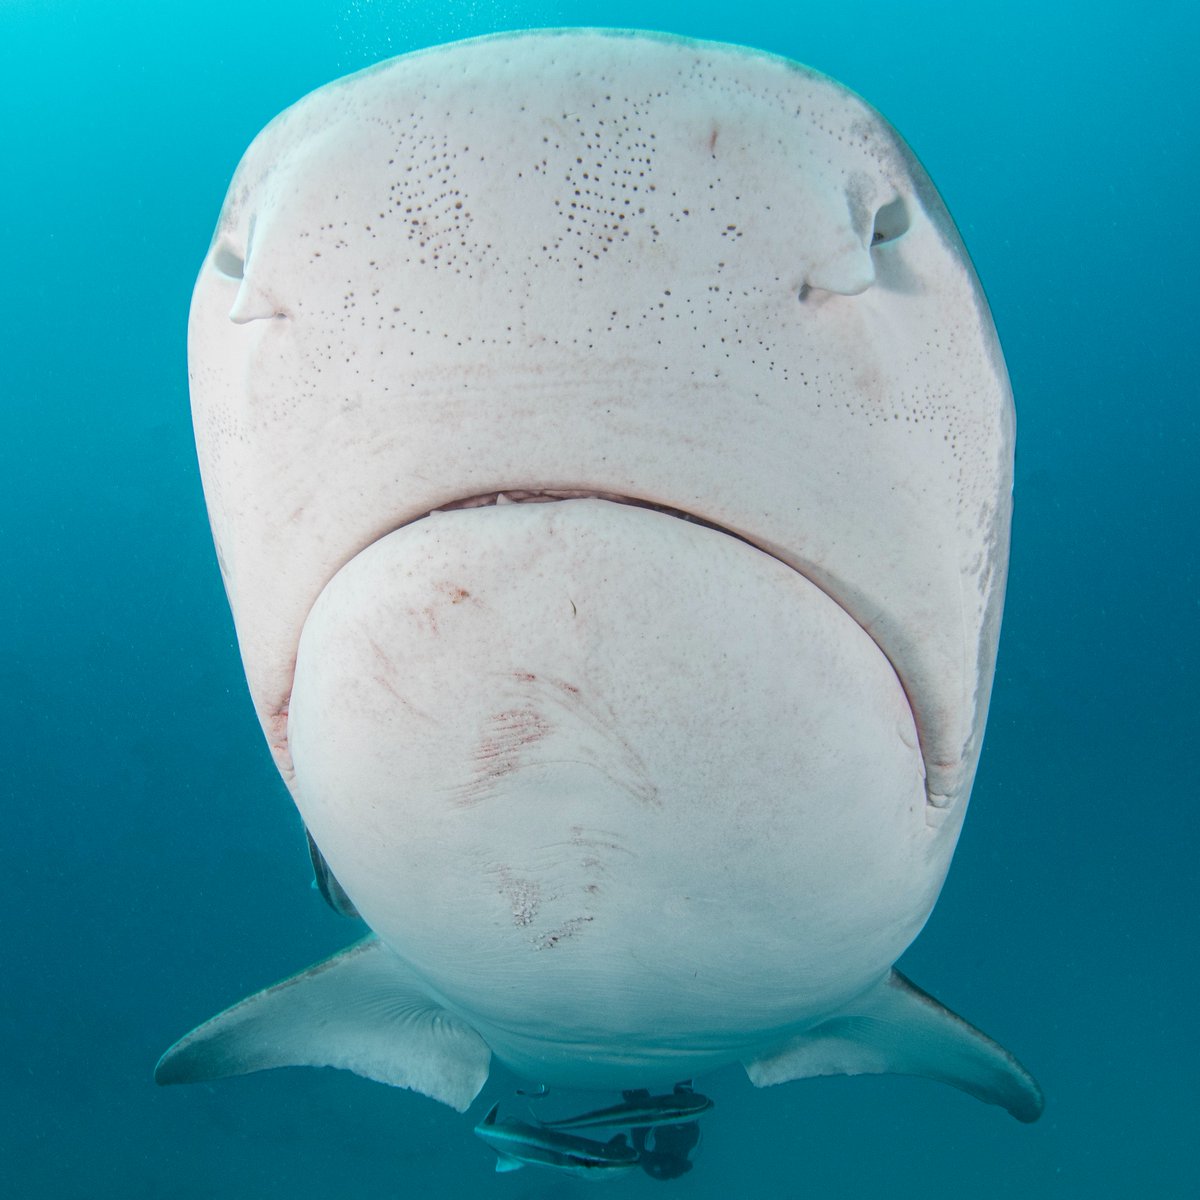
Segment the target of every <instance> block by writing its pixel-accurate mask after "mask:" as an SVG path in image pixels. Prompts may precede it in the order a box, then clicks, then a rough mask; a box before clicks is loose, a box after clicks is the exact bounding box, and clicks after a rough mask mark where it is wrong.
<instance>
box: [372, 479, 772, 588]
mask: <svg viewBox="0 0 1200 1200" xmlns="http://www.w3.org/2000/svg"><path fill="white" fill-rule="evenodd" d="M560 500H607V501H608V502H609V503H611V504H625V505H628V506H629V507H630V508H647V509H649V510H650V511H651V512H656V513H662V514H663V516H666V517H674V518H675V519H676V520H678V521H687V522H688V523H689V524H691V525H700V526H703V527H704V528H705V529H711V530H713V532H714V533H723V534H724V535H725V536H726V537H731V538H736V539H737V541H739V542H744V543H745V544H746V545H747V546H751V547H753V548H754V549H755V550H758V551H759V552H760V553H762V554H766V555H768V556H769V557H771V558H774V559H776V561H777V562H780V563H782V564H783V565H784V566H785V567H787V568H788V569H789V570H792V571H795V570H796V568H795V567H793V566H792V565H791V563H787V562H784V560H783V559H781V558H778V557H777V556H776V555H774V554H771V552H770V551H769V550H766V549H764V548H763V547H762V546H760V545H758V543H757V542H754V541H752V540H751V539H750V538H748V537H746V536H745V534H741V533H738V532H737V531H736V530H733V529H730V528H729V527H728V526H725V525H721V524H718V523H717V522H716V521H709V520H707V519H706V518H704V517H700V516H697V515H696V514H695V513H692V512H688V511H687V509H684V508H674V507H673V506H672V505H670V504H659V503H657V502H656V501H654V500H643V499H641V498H639V497H637V496H626V495H623V494H621V493H619V492H600V491H592V490H588V489H573V488H538V489H536V490H531V489H527V488H506V489H504V490H503V491H497V492H481V493H479V494H478V495H475V496H467V497H465V498H463V499H461V500H451V501H450V502H449V503H447V504H441V505H439V506H438V507H437V508H433V509H430V510H429V512H427V513H422V514H421V515H420V516H419V517H414V518H413V520H411V521H405V522H404V524H403V525H400V526H397V528H399V529H403V528H404V527H405V526H407V525H412V524H414V523H415V522H417V521H423V520H424V519H425V518H426V517H431V516H435V515H436V514H438V513H447V512H459V511H461V510H463V509H468V508H492V507H495V506H499V505H506V504H553V503H556V502H558V501H560ZM393 532H394V531H393Z"/></svg>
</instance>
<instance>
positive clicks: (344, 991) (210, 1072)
mask: <svg viewBox="0 0 1200 1200" xmlns="http://www.w3.org/2000/svg"><path fill="white" fill-rule="evenodd" d="M490 1062H491V1051H490V1050H489V1049H488V1047H487V1044H486V1043H485V1042H484V1040H483V1039H482V1038H481V1037H480V1036H479V1034H477V1033H476V1032H475V1031H474V1030H473V1029H472V1028H470V1026H468V1025H466V1024H464V1023H463V1022H462V1021H460V1020H458V1019H457V1018H456V1017H453V1016H451V1015H450V1014H449V1013H448V1012H446V1011H445V1010H444V1009H442V1008H439V1007H438V1006H437V1005H436V1004H434V1003H433V1002H432V1001H431V1000H430V999H429V997H428V995H427V994H425V992H424V991H423V989H422V987H421V984H420V981H419V980H418V979H417V978H416V976H415V975H414V974H413V972H412V971H411V969H410V968H409V967H408V966H407V965H406V964H405V963H404V962H403V961H402V960H401V959H400V958H398V957H397V956H396V955H395V954H393V953H392V952H391V951H390V950H388V949H387V948H386V947H385V946H384V945H383V944H382V943H380V942H379V941H377V940H376V939H375V938H374V937H368V938H366V939H364V940H363V941H361V942H358V943H356V944H355V945H353V946H351V947H350V948H349V949H348V950H344V951H342V953H341V954H336V955H334V956H333V957H332V958H329V959H326V960H325V961H324V962H320V963H317V964H316V965H315V966H312V967H309V968H308V970H306V971H302V972H301V973H300V974H299V975H294V976H292V978H291V979H286V980H284V982H283V983H278V984H276V985H275V986H274V987H270V988H267V989H266V990H265V991H261V992H257V993H256V994H255V995H253V996H249V997H247V999H245V1000H243V1001H241V1002H240V1003H238V1004H235V1005H233V1007H232V1008H227V1009H226V1010H225V1011H224V1012H223V1013H220V1014H219V1015H218V1016H215V1017H213V1018H212V1020H211V1021H206V1022H205V1023H204V1024H203V1025H201V1026H199V1027H198V1028H196V1029H194V1030H192V1032H191V1033H189V1034H188V1035H187V1036H186V1037H183V1038H181V1039H180V1040H179V1041H178V1042H176V1043H175V1045H174V1046H172V1047H171V1048H170V1050H168V1051H167V1052H166V1054H164V1055H163V1056H162V1058H161V1059H159V1062H158V1066H157V1067H156V1068H155V1071H154V1078H155V1080H156V1082H158V1083H196V1082H199V1081H201V1080H207V1079H223V1078H225V1077H226V1076H229V1075H246V1074H249V1073H250V1072H251V1071H263V1070H266V1069H267V1068H269V1067H291V1066H311V1067H341V1068H342V1069H344V1070H347V1071H354V1072H355V1073H356V1074H358V1075H365V1076H366V1077H367V1078H368V1079H376V1080H378V1081H379V1082H380V1083H390V1084H392V1085H393V1086H394V1087H404V1088H411V1089H412V1090H413V1091H415V1092H422V1093H423V1094H424V1095H426V1096H431V1097H433V1099H435V1100H441V1101H442V1102H443V1103H444V1104H449V1105H450V1106H451V1107H452V1108H456V1109H458V1111H459V1112H462V1111H464V1110H465V1109H466V1108H467V1106H468V1105H469V1104H470V1103H471V1101H472V1100H474V1099H475V1097H476V1096H477V1095H478V1094H479V1089H480V1088H482V1087H483V1085H484V1083H485V1082H486V1080H487V1077H488V1067H489V1064H490Z"/></svg>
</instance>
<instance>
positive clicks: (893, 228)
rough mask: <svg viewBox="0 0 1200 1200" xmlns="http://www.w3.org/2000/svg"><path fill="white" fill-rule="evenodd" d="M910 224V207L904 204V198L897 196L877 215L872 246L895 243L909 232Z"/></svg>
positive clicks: (872, 234)
mask: <svg viewBox="0 0 1200 1200" xmlns="http://www.w3.org/2000/svg"><path fill="white" fill-rule="evenodd" d="M909 224H910V221H909V217H908V206H907V205H906V204H905V203H904V197H903V196H897V197H896V198H895V200H892V201H890V202H889V203H887V204H885V205H884V206H883V207H882V208H881V209H880V210H879V211H878V212H877V213H876V214H875V224H874V226H873V227H872V230H871V245H872V246H882V245H883V244H884V243H885V242H894V241H895V240H896V239H897V238H898V237H900V236H901V235H902V234H904V233H907V232H908V227H909Z"/></svg>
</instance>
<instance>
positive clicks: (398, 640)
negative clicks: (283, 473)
mask: <svg viewBox="0 0 1200 1200" xmlns="http://www.w3.org/2000/svg"><path fill="white" fill-rule="evenodd" d="M290 730H291V750H292V754H293V758H294V762H295V766H296V777H295V781H294V784H293V789H294V792H295V796H296V800H297V803H298V804H299V806H300V809H301V812H302V814H303V816H304V819H305V821H306V822H307V824H308V826H309V829H310V831H311V832H312V834H313V836H314V837H315V838H316V840H317V842H318V844H319V845H320V847H321V849H322V851H323V852H324V854H325V857H326V859H327V861H328V863H329V865H330V867H331V868H332V870H333V871H334V873H335V874H336V875H337V877H338V879H339V881H340V882H341V884H342V886H343V887H344V888H345V889H346V891H347V892H348V893H349V895H350V897H351V898H352V899H353V901H354V903H355V905H356V906H357V907H358V909H359V911H360V912H361V913H362V915H363V917H364V918H365V919H366V921H367V922H368V923H369V924H370V926H371V927H372V928H373V929H374V930H375V931H376V932H377V933H378V934H379V935H380V936H381V937H382V938H383V939H384V941H385V942H387V943H388V944H389V945H390V946H391V947H392V948H393V949H394V950H396V951H397V952H398V953H400V954H401V955H402V956H403V957H405V958H406V959H407V960H408V961H409V962H410V963H411V964H412V965H413V966H414V967H416V968H417V970H418V971H419V972H420V973H421V974H422V975H423V976H424V978H425V979H427V980H428V982H429V985H430V990H431V994H432V995H435V996H436V997H438V998H439V999H440V1000H441V1001H442V1002H443V1003H444V1004H445V1005H446V1006H447V1007H449V1008H450V1009H451V1010H452V1011H455V1012H457V1013H458V1014H459V1015H461V1016H463V1017H464V1018H466V1019H467V1020H468V1021H470V1022H472V1023H473V1024H474V1025H475V1026H476V1027H477V1028H478V1029H479V1030H480V1032H481V1033H483V1035H484V1037H485V1038H486V1040H487V1041H488V1042H489V1044H490V1045H491V1046H492V1049H493V1050H494V1051H495V1052H496V1053H497V1054H498V1055H499V1056H500V1057H501V1058H504V1059H507V1060H508V1061H510V1063H515V1064H516V1065H518V1066H519V1067H520V1068H521V1069H524V1070H526V1071H527V1072H529V1073H534V1072H533V1070H532V1068H531V1066H530V1064H531V1063H534V1064H536V1063H537V1062H538V1061H543V1062H544V1063H545V1064H546V1069H545V1070H544V1071H540V1072H538V1073H540V1074H541V1075H543V1076H544V1077H552V1076H553V1073H554V1071H553V1065H554V1063H555V1062H570V1063H572V1064H575V1066H576V1068H577V1065H578V1063H579V1062H580V1061H581V1060H588V1061H593V1062H595V1063H597V1064H598V1069H599V1070H600V1071H601V1073H603V1068H604V1066H605V1064H608V1065H612V1066H616V1065H618V1064H621V1063H627V1062H637V1063H639V1064H643V1063H644V1062H645V1061H650V1060H653V1059H655V1058H656V1057H662V1056H666V1057H670V1056H671V1055H673V1054H678V1055H681V1056H683V1057H684V1058H685V1059H687V1061H689V1062H691V1061H693V1060H695V1061H699V1060H698V1059H697V1056H699V1057H700V1058H703V1057H704V1056H709V1057H710V1058H712V1059H713V1061H717V1060H720V1059H722V1058H731V1057H736V1056H737V1055H738V1054H739V1053H741V1052H743V1051H744V1050H745V1049H746V1048H748V1047H752V1046H754V1045H756V1044H759V1043H761V1042H762V1041H763V1039H764V1038H765V1037H767V1036H768V1035H769V1034H770V1033H772V1032H773V1031H776V1032H777V1031H779V1030H781V1029H784V1028H791V1027H795V1026H797V1025H802V1024H804V1023H806V1022H808V1021H811V1020H814V1019H816V1018H818V1017H819V1016H821V1015H823V1014H824V1013H827V1012H828V1011H830V1010H831V1009H832V1008H833V1007H836V1006H837V1005H838V1004H839V1003H841V1002H843V1001H844V1000H846V999H848V998H849V997H850V996H852V995H853V994H855V993H856V992H858V991H859V990H861V989H862V988H864V987H865V986H867V985H868V984H870V983H871V982H873V981H874V980H875V979H876V978H878V976H879V975H880V974H881V973H882V972H883V971H885V970H886V969H887V967H888V966H890V965H891V963H892V962H893V961H894V960H895V959H896V957H897V956H898V955H899V954H900V953H901V951H902V950H903V949H904V948H905V947H906V946H907V945H908V943H909V942H910V941H911V939H912V938H913V937H914V936H915V934H916V932H917V931H918V929H919V928H920V926H921V924H922V923H923V921H924V919H925V917H926V915H927V913H928V911H929V909H930V907H931V906H932V903H933V900H934V898H935V896H936V893H937V889H938V887H939V886H940V884H941V880H942V876H943V874H944V870H945V857H946V851H945V850H944V849H939V848H938V846H937V843H936V842H935V840H934V839H933V838H932V837H931V831H930V830H929V828H928V827H927V825H926V821H925V794H924V785H923V780H924V775H923V770H922V764H921V756H920V752H919V749H918V740H917V732H916V729H915V726H914V723H913V717H912V713H911V710H910V707H909V705H908V702H907V700H906V698H905V695H904V692H903V690H902V688H901V686H900V684H899V682H898V680H897V678H896V675H895V673H894V671H893V670H892V668H891V666H890V664H889V663H888V661H887V659H886V658H885V657H884V655H883V654H882V653H881V652H880V650H879V649H878V647H877V646H876V645H875V643H874V642H873V641H872V639H871V638H870V636H869V635H868V634H867V633H866V632H865V631H864V630H863V629H862V628H861V627H860V626H859V625H858V624H857V623H856V622H855V621H854V620H852V619H851V618H850V617H849V616H848V615H847V614H846V612H845V611H844V610H843V609H842V608H840V607H839V606H838V605H837V604H835V603H834V602H833V601H832V600H830V599H829V598H828V597H827V596H826V595H825V594H824V593H823V592H822V591H821V590H820V589H819V588H818V587H816V586H815V585H814V584H813V583H811V582H810V581H809V580H807V579H805V578H804V577H803V576H801V575H799V574H797V573H796V572H794V571H793V570H791V569H790V568H788V567H786V566H784V565H783V564H781V563H780V562H779V561H777V560H776V559H774V558H772V557H771V556H770V555H768V554H766V553H763V552H762V551H760V550H757V549H755V548H753V547H751V546H749V545H747V544H746V543H744V542H742V541H740V540H738V539H737V538H735V537H731V536H729V535H728V534H725V533H722V532H719V531H717V530H714V529H710V528H707V527H704V526H701V525H698V524H692V523H688V522H686V521H684V520H681V519H678V518H675V517H672V516H668V515H665V514H662V513H659V512H655V511H650V510H647V509H642V508H635V507H630V506H628V505H623V504H616V503H611V502H607V501H602V500H569V501H560V502H556V503H550V504H521V505H507V506H498V507H491V508H481V509H471V510H465V511H455V512H450V513H445V514H438V515H434V516H432V517H429V518H426V519H424V520H422V521H419V522H416V523H414V524H412V525H409V526H406V527H405V528H403V529H401V530H398V531H396V532H395V533H392V534H390V535H388V536H387V537H385V538H383V539H382V540H381V541H379V542H377V543H375V545H373V546H372V547H370V548H369V549H368V550H366V551H364V552H363V553H362V554H360V555H358V556H357V557H356V558H355V559H354V560H352V561H351V562H350V563H349V564H348V565H347V566H346V567H345V568H343V569H342V571H341V572H339V573H338V575H337V576H335V578H334V579H333V580H332V581H331V583H330V584H329V585H328V587H327V588H326V589H325V591H324V593H323V594H322V596H321V597H320V599H319V601H318V602H317V604H316V605H315V607H314V609H313V611H312V613H311V615H310V617H309V619H308V621H307V624H306V626H305V629H304V634H303V637H302V640H301V643H300V650H299V657H298V663H297V669H296V680H295V688H294V691H293V695H292V700H291V712H290ZM688 1056H691V1057H690V1058H689V1057H688ZM639 1069H641V1068H640V1067H639ZM574 1077H576V1078H578V1070H577V1069H576V1070H575V1076H574Z"/></svg>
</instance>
